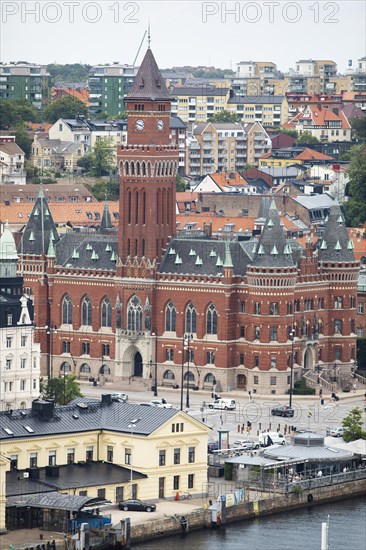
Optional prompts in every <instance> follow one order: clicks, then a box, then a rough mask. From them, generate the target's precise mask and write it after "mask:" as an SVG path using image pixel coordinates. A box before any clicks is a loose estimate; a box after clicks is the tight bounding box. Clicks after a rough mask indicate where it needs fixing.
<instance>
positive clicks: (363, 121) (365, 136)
mask: <svg viewBox="0 0 366 550" xmlns="http://www.w3.org/2000/svg"><path fill="white" fill-rule="evenodd" d="M350 123H351V127H352V134H353V137H354V138H356V139H357V140H360V141H363V142H365V141H366V116H363V117H361V118H355V117H352V118H350Z"/></svg>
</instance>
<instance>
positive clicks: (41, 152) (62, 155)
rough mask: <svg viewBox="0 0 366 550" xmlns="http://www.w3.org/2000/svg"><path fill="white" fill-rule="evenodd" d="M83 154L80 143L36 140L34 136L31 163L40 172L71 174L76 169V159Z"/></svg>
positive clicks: (83, 150)
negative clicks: (54, 171)
mask: <svg viewBox="0 0 366 550" xmlns="http://www.w3.org/2000/svg"><path fill="white" fill-rule="evenodd" d="M84 154H85V149H84V146H83V144H82V143H77V142H74V141H61V140H60V139H38V137H37V134H36V135H35V137H34V141H33V143H32V154H31V161H32V163H33V166H35V167H36V168H38V169H39V170H42V171H47V170H50V169H52V170H56V171H60V172H72V173H73V172H75V171H76V170H77V169H78V166H77V161H78V159H79V158H82V157H83V156H84Z"/></svg>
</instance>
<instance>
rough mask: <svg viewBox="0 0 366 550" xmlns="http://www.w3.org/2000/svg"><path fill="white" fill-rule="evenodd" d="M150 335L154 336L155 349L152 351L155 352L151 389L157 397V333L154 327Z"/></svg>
mask: <svg viewBox="0 0 366 550" xmlns="http://www.w3.org/2000/svg"><path fill="white" fill-rule="evenodd" d="M151 336H155V351H154V354H155V380H154V386H153V391H154V397H157V396H158V360H157V356H158V350H157V344H158V334H157V332H156V330H155V329H153V331H152V333H151ZM150 372H151V370H150Z"/></svg>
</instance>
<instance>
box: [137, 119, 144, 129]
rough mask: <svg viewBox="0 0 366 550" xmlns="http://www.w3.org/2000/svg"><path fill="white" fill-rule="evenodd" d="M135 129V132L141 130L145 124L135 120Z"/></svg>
mask: <svg viewBox="0 0 366 550" xmlns="http://www.w3.org/2000/svg"><path fill="white" fill-rule="evenodd" d="M135 128H136V130H140V131H141V130H143V129H144V128H145V122H144V121H143V120H142V119H139V120H136V123H135Z"/></svg>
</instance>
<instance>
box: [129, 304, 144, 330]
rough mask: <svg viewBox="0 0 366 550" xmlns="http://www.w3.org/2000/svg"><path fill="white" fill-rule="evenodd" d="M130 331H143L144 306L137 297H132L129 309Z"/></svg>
mask: <svg viewBox="0 0 366 550" xmlns="http://www.w3.org/2000/svg"><path fill="white" fill-rule="evenodd" d="M127 328H128V330H133V331H138V330H142V306H141V302H140V300H139V299H138V297H137V296H132V298H131V300H130V301H129V303H128V307H127Z"/></svg>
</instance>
